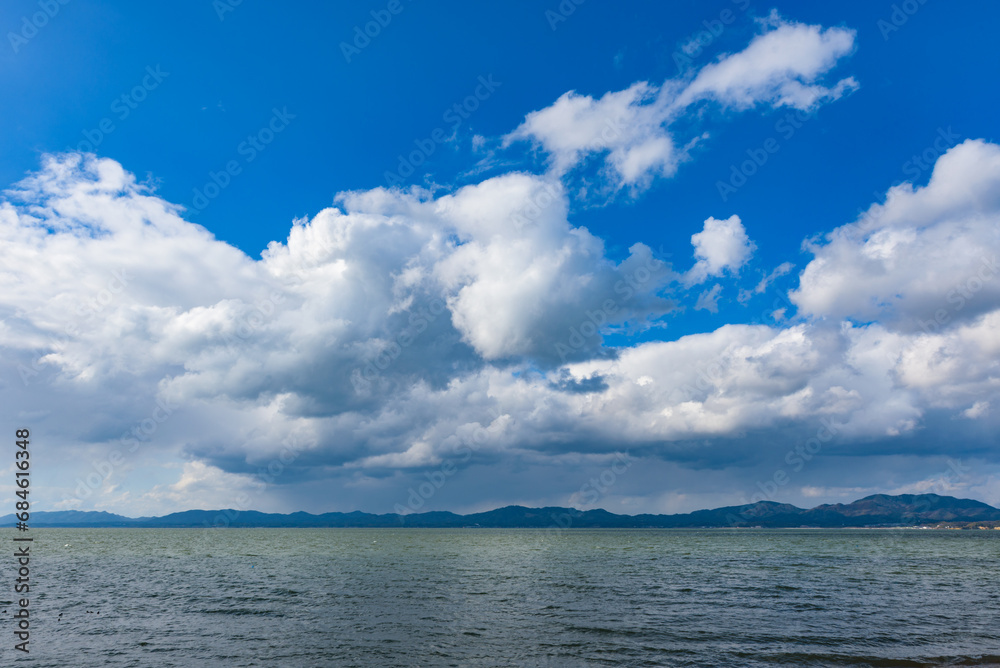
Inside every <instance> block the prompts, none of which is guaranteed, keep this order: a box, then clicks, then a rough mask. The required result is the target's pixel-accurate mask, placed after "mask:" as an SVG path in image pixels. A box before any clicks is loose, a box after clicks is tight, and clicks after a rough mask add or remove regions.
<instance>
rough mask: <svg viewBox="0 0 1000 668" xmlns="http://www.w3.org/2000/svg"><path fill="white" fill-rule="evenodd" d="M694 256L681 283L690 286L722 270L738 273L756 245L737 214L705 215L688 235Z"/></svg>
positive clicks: (720, 273)
mask: <svg viewBox="0 0 1000 668" xmlns="http://www.w3.org/2000/svg"><path fill="white" fill-rule="evenodd" d="M691 245H693V246H694V256H695V258H696V259H697V260H698V261H697V262H696V263H695V265H694V266H693V267H692V268H691V269H690V271H688V272H687V273H686V274H685V275H684V282H685V283H687V284H688V285H694V284H697V283H701V282H703V281H705V280H706V279H707V278H709V277H711V276H715V277H718V276H721V275H722V274H723V273H724V272H727V271H728V272H733V273H735V272H738V271H739V269H740V267H742V266H743V265H744V264H746V262H747V260H749V259H750V256H752V255H753V252H754V250H756V249H757V246H756V245H755V244H754V243H753V242H752V241H751V240H750V237H748V236H747V232H746V229H745V228H744V227H743V222H742V221H741V220H740V217H739V216H736V215H733V216H730V217H729V218H726V219H725V220H717V219H715V218H709V219H708V220H706V221H705V226H704V228H703V229H702V231H701V232H698V233H697V234H694V235H692V236H691Z"/></svg>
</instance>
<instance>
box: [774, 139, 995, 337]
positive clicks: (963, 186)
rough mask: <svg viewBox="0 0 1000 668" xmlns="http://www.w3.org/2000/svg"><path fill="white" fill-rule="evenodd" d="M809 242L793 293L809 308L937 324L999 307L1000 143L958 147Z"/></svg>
mask: <svg viewBox="0 0 1000 668" xmlns="http://www.w3.org/2000/svg"><path fill="white" fill-rule="evenodd" d="M808 248H809V250H811V251H812V252H813V254H814V255H815V256H816V257H815V259H814V260H812V261H811V262H810V263H809V264H808V265H807V266H806V268H805V270H804V271H803V272H802V275H801V277H800V284H799V288H798V289H797V290H795V291H793V292H792V293H791V295H790V296H791V299H792V301H793V302H794V303H795V304H796V305H797V306H798V307H799V309H800V312H801V313H804V314H807V315H810V316H814V317H826V318H833V319H838V318H854V319H857V320H860V321H871V320H876V319H877V320H879V321H881V322H883V323H885V324H887V325H890V326H892V327H893V328H895V329H899V330H901V331H911V332H913V331H925V332H934V331H938V330H940V329H944V328H948V327H951V326H954V325H956V324H959V323H962V322H964V321H967V320H969V319H970V318H975V317H976V316H978V315H980V314H982V313H984V312H987V311H989V310H992V309H995V308H997V307H1000V266H998V258H1000V146H997V145H996V144H989V143H986V142H984V141H982V140H968V141H965V142H963V143H962V144H959V145H958V146H955V147H954V148H952V149H950V150H949V151H948V152H947V153H945V154H944V155H943V156H941V157H940V158H939V159H938V161H937V164H936V165H935V166H934V171H933V173H932V175H931V178H930V182H929V183H928V184H927V185H926V186H922V187H915V186H913V185H912V184H909V183H904V184H902V185H899V186H896V187H894V188H892V189H891V190H890V191H889V193H888V196H887V199H886V202H885V203H884V204H874V205H872V207H871V208H870V209H869V210H868V211H867V212H866V213H865V214H864V215H863V216H862V217H861V218H860V219H859V220H858V221H856V222H854V223H851V224H849V225H845V226H843V227H839V228H837V229H836V230H834V231H833V232H831V233H830V234H828V235H827V237H826V239H825V242H824V243H814V244H810V245H809V246H808Z"/></svg>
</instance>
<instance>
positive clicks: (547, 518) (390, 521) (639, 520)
mask: <svg viewBox="0 0 1000 668" xmlns="http://www.w3.org/2000/svg"><path fill="white" fill-rule="evenodd" d="M16 522H17V519H16V518H15V517H14V515H13V514H11V515H5V516H2V517H0V527H12V526H14V525H15V523H16ZM31 527H32V528H45V527H66V528H73V527H75V528H101V527H107V528H112V527H131V528H227V527H233V528H264V527H273V528H296V527H302V528H393V527H410V528H442V529H443V528H455V529H461V528H501V529H519V528H524V529H553V530H563V529H597V528H620V529H681V528H690V529H695V528H706V529H707V528H817V529H832V528H891V527H910V528H919V527H925V528H947V529H982V530H998V529H1000V509H997V508H994V507H993V506H990V505H988V504H985V503H982V502H981V501H974V500H972V499H958V498H956V497H953V496H939V495H937V494H900V495H888V494H874V495H872V496H867V497H865V498H863V499H858V500H857V501H854V502H852V503H849V504H839V503H838V504H824V505H821V506H817V507H815V508H810V509H803V508H798V507H797V506H793V505H790V504H787V503H775V502H773V501H760V502H758V503H753V504H747V505H742V506H727V507H724V508H716V509H714V510H698V511H695V512H692V513H683V514H677V515H653V514H641V515H617V514H615V513H610V512H608V511H606V510H600V509H598V510H578V509H575V508H562V507H547V508H526V507H524V506H506V507H504V508H497V509H496V510H490V511H487V512H483V513H472V514H468V515H459V514H456V513H451V512H444V511H434V512H424V513H412V514H407V515H400V514H396V513H387V514H381V515H378V514H372V513H363V512H360V511H354V512H350V513H341V512H331V513H322V514H318V515H314V514H311V513H305V512H296V513H290V514H280V513H262V512H259V511H255V510H234V509H223V510H188V511H184V512H179V513H171V514H169V515H164V516H162V517H139V518H131V517H125V516H123V515H115V514H112V513H108V512H102V511H79V510H66V511H54V512H44V511H42V512H35V513H32V522H31Z"/></svg>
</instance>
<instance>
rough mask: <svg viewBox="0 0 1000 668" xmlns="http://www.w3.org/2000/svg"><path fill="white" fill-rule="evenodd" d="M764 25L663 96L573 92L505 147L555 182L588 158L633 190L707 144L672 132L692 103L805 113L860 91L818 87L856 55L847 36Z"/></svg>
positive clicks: (659, 92)
mask: <svg viewBox="0 0 1000 668" xmlns="http://www.w3.org/2000/svg"><path fill="white" fill-rule="evenodd" d="M761 25H762V27H763V29H764V31H763V33H762V34H760V35H758V36H756V37H755V38H754V39H753V40H752V41H751V42H750V44H749V45H748V46H747V47H746V48H745V49H744V50H742V51H739V52H737V53H733V54H723V55H722V56H720V57H719V59H718V60H717V61H716V62H714V63H711V64H709V65H706V66H705V67H703V68H702V69H701V70H700V71H699V72H698V73H697V75H696V76H694V78H693V79H691V80H687V79H674V80H668V81H666V82H664V83H663V84H662V85H660V86H657V85H653V84H650V83H648V82H639V83H636V84H633V85H632V86H630V87H629V88H627V89H625V90H621V91H615V92H609V93H606V94H605V95H603V96H602V97H600V98H597V99H595V98H593V97H592V96H589V95H581V94H579V93H576V92H573V91H571V92H568V93H566V94H564V95H562V96H561V97H560V98H559V99H558V100H557V101H556V102H555V103H554V104H552V105H551V106H549V107H546V108H544V109H541V110H538V111H534V112H531V113H530V114H528V115H527V117H526V118H525V120H524V123H522V124H521V125H520V126H519V127H518V128H517V129H515V130H514V131H513V132H511V133H510V134H509V135H507V136H506V137H505V140H504V141H505V143H506V144H510V143H512V142H514V141H517V140H530V141H532V142H535V143H536V144H538V145H539V146H541V148H542V149H544V150H545V151H546V152H547V153H548V155H549V164H550V171H551V172H552V173H553V174H554V175H556V176H561V175H563V174H565V173H566V172H568V171H569V170H571V169H573V168H574V167H576V166H577V165H579V164H580V163H582V162H584V161H585V160H586V159H588V158H589V157H590V156H592V155H603V156H604V168H603V171H604V173H605V176H606V177H607V178H608V179H609V181H610V182H611V183H612V184H614V186H615V187H623V186H625V187H629V188H631V189H633V190H638V189H643V188H645V187H648V185H649V184H650V182H651V181H652V179H653V178H654V177H657V176H671V175H672V174H674V172H676V170H677V167H678V165H679V163H680V162H682V161H683V160H685V159H686V157H687V155H688V151H689V149H690V148H691V147H692V146H693V145H694V144H695V143H697V142H698V141H699V140H700V139H703V138H704V136H695V137H690V138H688V139H687V140H682V141H678V140H677V139H676V138H675V136H674V134H673V132H672V130H671V129H670V126H671V125H672V124H673V123H674V122H675V121H677V120H678V119H679V118H681V117H682V116H683V114H684V112H685V111H686V110H687V109H688V108H690V107H691V106H692V105H694V104H696V103H698V102H701V101H712V102H715V103H718V104H719V105H721V106H722V107H724V108H731V109H735V110H743V109H748V108H750V107H753V106H755V105H757V104H764V105H769V106H771V107H781V106H790V107H793V108H795V109H800V110H809V109H813V108H815V107H817V106H819V105H820V104H822V103H824V102H829V101H833V100H836V99H838V98H840V97H842V96H843V95H844V94H846V93H848V92H850V91H853V90H855V89H857V87H858V83H857V82H856V81H855V80H854V78H853V77H848V78H846V79H842V80H841V81H839V82H838V83H837V84H835V85H834V86H833V87H832V88H828V87H825V86H823V85H822V84H821V83H819V81H820V80H821V79H822V78H823V76H824V75H826V74H827V73H828V72H829V71H830V70H831V69H833V68H834V67H835V66H836V64H837V62H838V61H839V60H840V59H841V58H843V57H844V56H846V55H848V54H849V53H850V52H851V51H852V50H853V48H854V38H855V33H854V31H853V30H848V29H844V28H825V29H824V28H822V27H821V26H817V25H806V24H802V23H795V22H788V21H785V20H783V19H781V18H780V17H779V16H777V15H776V14H772V15H771V17H769V19H767V20H765V21H762V22H761Z"/></svg>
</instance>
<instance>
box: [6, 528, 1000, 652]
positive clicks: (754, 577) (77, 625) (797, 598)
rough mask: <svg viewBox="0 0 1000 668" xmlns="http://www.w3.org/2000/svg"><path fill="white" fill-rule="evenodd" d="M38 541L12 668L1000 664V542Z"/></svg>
mask: <svg viewBox="0 0 1000 668" xmlns="http://www.w3.org/2000/svg"><path fill="white" fill-rule="evenodd" d="M6 533H7V536H8V538H7V539H5V540H7V541H10V538H11V537H13V534H14V532H13V531H9V532H6ZM30 535H32V536H33V537H34V538H35V541H34V543H33V547H32V564H31V566H32V572H31V579H32V592H31V608H30V610H31V620H32V629H31V630H32V641H31V645H30V646H31V650H32V652H31V654H30V656H29V657H25V656H23V655H21V653H20V652H15V651H13V649H12V648H13V644H14V640H13V639H12V638H13V633H12V631H13V623H12V620H11V618H10V615H11V614H12V612H13V609H12V606H11V598H12V596H13V591H12V589H13V579H14V577H15V575H14V571H13V566H14V560H13V559H12V558H10V557H8V558H7V559H4V560H3V562H2V565H0V572H2V573H3V580H5V581H6V582H8V583H10V584H9V585H5V586H3V588H2V589H0V609H5V610H7V613H6V614H3V615H2V622H0V631H2V637H3V639H4V640H3V646H2V648H0V656H2V657H3V660H4V663H5V664H7V665H10V664H14V665H19V664H21V663H24V664H30V665H32V666H38V667H39V668H41V667H43V666H46V667H48V666H51V667H58V668H68V667H74V668H88V667H90V666H136V667H142V668H158V667H160V666H164V667H165V666H178V667H180V666H184V667H188V666H213V667H219V668H221V667H223V666H268V667H275V666H282V667H284V666H365V667H368V666H941V665H963V666H968V665H1000V577H998V576H1000V566H998V563H1000V559H998V558H1000V531H996V532H993V531H920V530H893V531H889V530H839V531H837V530H834V531H830V530H787V529H786V530H766V529H757V530H732V529H711V530H612V529H609V530H587V529H573V530H566V531H543V530H531V529H519V530H494V529H465V530H459V529H224V530H221V529H220V530H210V529H32V530H31V532H30ZM12 544H13V543H11V542H8V545H12ZM10 552H11V553H13V550H10ZM88 611H90V612H88ZM60 613H61V615H62V617H61V618H60V617H59V615H60Z"/></svg>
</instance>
